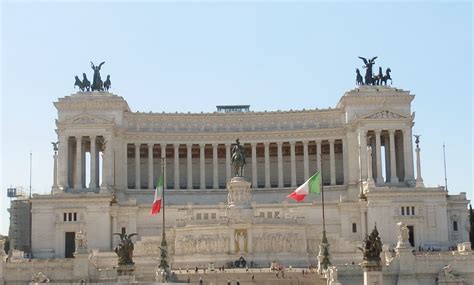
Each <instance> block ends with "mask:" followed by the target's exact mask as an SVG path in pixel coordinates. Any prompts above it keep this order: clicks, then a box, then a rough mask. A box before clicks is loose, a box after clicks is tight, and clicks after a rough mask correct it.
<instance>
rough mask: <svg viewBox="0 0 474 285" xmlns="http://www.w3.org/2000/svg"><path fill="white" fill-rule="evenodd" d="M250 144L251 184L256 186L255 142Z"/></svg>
mask: <svg viewBox="0 0 474 285" xmlns="http://www.w3.org/2000/svg"><path fill="white" fill-rule="evenodd" d="M251 146H252V186H253V188H258V180H257V143H251Z"/></svg>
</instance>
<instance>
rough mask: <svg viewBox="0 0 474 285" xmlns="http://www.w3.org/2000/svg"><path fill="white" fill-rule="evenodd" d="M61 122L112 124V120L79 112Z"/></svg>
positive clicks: (70, 123)
mask: <svg viewBox="0 0 474 285" xmlns="http://www.w3.org/2000/svg"><path fill="white" fill-rule="evenodd" d="M60 123H61V124H68V125H97V124H110V123H111V122H110V121H108V120H105V119H102V118H99V117H97V116H94V115H91V114H79V115H77V116H74V117H72V118H68V119H66V120H64V121H62V122H60Z"/></svg>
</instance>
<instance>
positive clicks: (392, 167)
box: [388, 130, 398, 183]
mask: <svg viewBox="0 0 474 285" xmlns="http://www.w3.org/2000/svg"><path fill="white" fill-rule="evenodd" d="M388 135H389V140H390V182H391V183H398V177H397V161H396V157H395V130H388Z"/></svg>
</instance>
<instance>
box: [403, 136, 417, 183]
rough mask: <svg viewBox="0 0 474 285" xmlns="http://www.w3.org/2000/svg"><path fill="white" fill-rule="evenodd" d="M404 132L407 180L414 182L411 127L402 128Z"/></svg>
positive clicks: (404, 157) (404, 158)
mask: <svg viewBox="0 0 474 285" xmlns="http://www.w3.org/2000/svg"><path fill="white" fill-rule="evenodd" d="M402 132H403V152H404V153H403V160H404V162H405V181H407V182H408V183H409V184H413V181H414V180H415V174H414V170H413V149H412V148H413V144H412V136H411V128H406V129H402Z"/></svg>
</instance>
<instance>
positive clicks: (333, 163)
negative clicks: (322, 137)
mask: <svg viewBox="0 0 474 285" xmlns="http://www.w3.org/2000/svg"><path fill="white" fill-rule="evenodd" d="M329 161H330V165H331V185H336V159H335V155H334V140H333V139H330V140H329Z"/></svg>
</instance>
